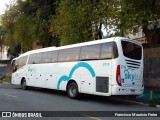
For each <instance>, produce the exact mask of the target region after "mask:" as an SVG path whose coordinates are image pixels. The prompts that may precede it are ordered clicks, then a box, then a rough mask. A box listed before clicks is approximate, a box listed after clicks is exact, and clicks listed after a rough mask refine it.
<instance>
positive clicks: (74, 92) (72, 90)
mask: <svg viewBox="0 0 160 120" xmlns="http://www.w3.org/2000/svg"><path fill="white" fill-rule="evenodd" d="M67 94H68V96H69V97H70V98H71V99H76V98H78V96H79V91H78V86H77V84H76V83H75V82H71V83H70V84H69V85H68V87H67Z"/></svg>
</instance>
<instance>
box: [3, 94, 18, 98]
mask: <svg viewBox="0 0 160 120" xmlns="http://www.w3.org/2000/svg"><path fill="white" fill-rule="evenodd" d="M4 95H6V96H9V97H13V98H18V97H17V96H14V95H10V94H4Z"/></svg>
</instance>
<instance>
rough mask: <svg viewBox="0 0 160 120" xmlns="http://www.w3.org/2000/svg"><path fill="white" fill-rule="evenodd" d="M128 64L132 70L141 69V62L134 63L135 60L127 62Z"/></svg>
mask: <svg viewBox="0 0 160 120" xmlns="http://www.w3.org/2000/svg"><path fill="white" fill-rule="evenodd" d="M125 61H126V64H127V66H128V67H130V68H134V69H139V68H140V64H141V63H140V62H137V61H133V60H125Z"/></svg>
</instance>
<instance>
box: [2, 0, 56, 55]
mask: <svg viewBox="0 0 160 120" xmlns="http://www.w3.org/2000/svg"><path fill="white" fill-rule="evenodd" d="M55 2H56V1H53V0H45V1H44V0H25V1H22V0H18V1H17V3H16V4H12V5H10V6H9V7H8V9H7V10H6V11H5V14H4V15H2V17H1V24H2V29H3V30H4V43H5V45H6V46H9V48H10V51H11V52H10V53H12V51H14V49H15V47H16V46H21V50H23V52H25V51H28V50H31V49H32V44H33V42H35V41H36V42H39V43H40V44H41V45H42V46H43V47H48V46H53V45H55V46H58V45H59V39H58V38H57V36H52V33H51V32H50V31H49V28H50V17H51V15H54V14H55V10H56V4H55Z"/></svg>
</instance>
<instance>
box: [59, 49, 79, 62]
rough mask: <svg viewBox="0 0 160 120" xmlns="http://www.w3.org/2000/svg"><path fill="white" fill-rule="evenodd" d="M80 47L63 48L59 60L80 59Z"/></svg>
mask: <svg viewBox="0 0 160 120" xmlns="http://www.w3.org/2000/svg"><path fill="white" fill-rule="evenodd" d="M79 52H80V48H69V49H63V50H60V52H59V57H58V61H59V62H69V61H77V60H79Z"/></svg>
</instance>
